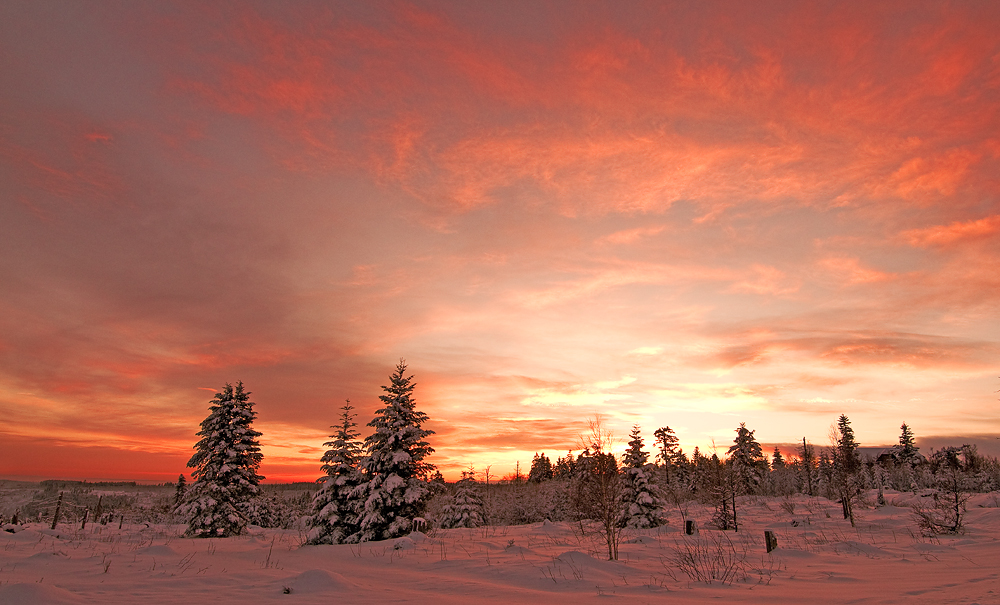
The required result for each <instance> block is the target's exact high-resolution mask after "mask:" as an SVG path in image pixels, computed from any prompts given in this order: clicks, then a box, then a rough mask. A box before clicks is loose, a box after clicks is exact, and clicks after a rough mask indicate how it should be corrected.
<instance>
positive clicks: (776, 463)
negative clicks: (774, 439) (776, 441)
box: [771, 446, 785, 471]
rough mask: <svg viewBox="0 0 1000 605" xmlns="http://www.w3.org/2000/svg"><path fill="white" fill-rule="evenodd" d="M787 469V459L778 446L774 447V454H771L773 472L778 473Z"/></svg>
mask: <svg viewBox="0 0 1000 605" xmlns="http://www.w3.org/2000/svg"><path fill="white" fill-rule="evenodd" d="M784 468H785V457H784V456H782V455H781V450H779V449H778V446H774V453H773V454H771V470H773V471H776V470H779V469H784Z"/></svg>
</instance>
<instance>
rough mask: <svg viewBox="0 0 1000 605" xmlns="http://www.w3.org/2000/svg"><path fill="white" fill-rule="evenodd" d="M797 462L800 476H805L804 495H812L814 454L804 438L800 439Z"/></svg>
mask: <svg viewBox="0 0 1000 605" xmlns="http://www.w3.org/2000/svg"><path fill="white" fill-rule="evenodd" d="M799 460H800V464H801V465H802V474H804V475H805V484H806V493H808V494H809V495H810V496H812V495H814V494H813V467H814V466H815V464H816V454H815V452H814V451H813V446H811V445H809V443H808V442H807V441H806V438H805V437H803V438H802V449H801V450H800V451H799Z"/></svg>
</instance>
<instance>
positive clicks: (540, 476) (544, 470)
mask: <svg viewBox="0 0 1000 605" xmlns="http://www.w3.org/2000/svg"><path fill="white" fill-rule="evenodd" d="M552 476H553V470H552V461H551V460H549V458H548V456H546V455H545V452H542V455H541V456H539V455H538V452H535V457H534V458H532V460H531V470H529V471H528V481H529V482H531V483H541V482H542V481H548V480H549V479H551V478H552Z"/></svg>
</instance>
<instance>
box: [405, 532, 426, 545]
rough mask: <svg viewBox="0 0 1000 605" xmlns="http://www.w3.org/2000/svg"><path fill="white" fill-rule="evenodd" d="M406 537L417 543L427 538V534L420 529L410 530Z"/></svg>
mask: <svg viewBox="0 0 1000 605" xmlns="http://www.w3.org/2000/svg"><path fill="white" fill-rule="evenodd" d="M407 538H409V539H411V540H413V541H414V542H415V543H417V544H419V543H421V542H423V541H425V540H426V539H427V534H425V533H424V532H422V531H412V532H410V535H409V536H407Z"/></svg>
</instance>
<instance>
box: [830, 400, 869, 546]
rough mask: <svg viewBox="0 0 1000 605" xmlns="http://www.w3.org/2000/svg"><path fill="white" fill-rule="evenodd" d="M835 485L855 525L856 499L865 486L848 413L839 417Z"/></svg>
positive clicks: (847, 517) (834, 455)
mask: <svg viewBox="0 0 1000 605" xmlns="http://www.w3.org/2000/svg"><path fill="white" fill-rule="evenodd" d="M833 469H834V481H835V483H834V485H835V489H836V492H837V496H838V497H839V498H840V505H841V507H842V508H843V511H844V518H845V519H850V521H851V527H854V500H855V498H856V497H857V496H858V494H859V493H860V492H861V490H862V488H863V487H864V484H863V477H861V470H862V464H861V457H860V456H858V443H857V441H855V439H854V429H853V428H851V421H850V420H849V419H848V418H847V416H846V415H844V414H841V415H840V418H838V419H837V428H836V447H834V450H833Z"/></svg>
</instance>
